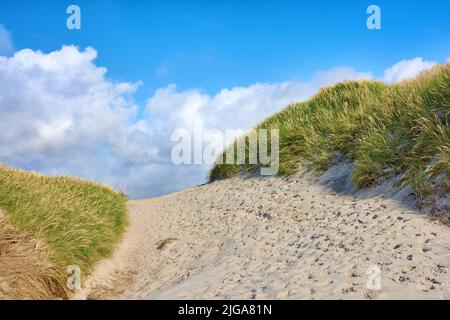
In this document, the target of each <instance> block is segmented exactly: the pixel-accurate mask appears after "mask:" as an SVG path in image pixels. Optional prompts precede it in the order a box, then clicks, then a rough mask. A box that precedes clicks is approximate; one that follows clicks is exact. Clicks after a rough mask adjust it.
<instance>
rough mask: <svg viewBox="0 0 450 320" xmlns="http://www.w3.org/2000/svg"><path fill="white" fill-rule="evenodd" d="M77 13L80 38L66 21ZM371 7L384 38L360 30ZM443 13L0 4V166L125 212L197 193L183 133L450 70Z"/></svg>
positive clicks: (394, 7) (424, 7)
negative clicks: (61, 183)
mask: <svg viewBox="0 0 450 320" xmlns="http://www.w3.org/2000/svg"><path fill="white" fill-rule="evenodd" d="M72 4H76V5H78V6H79V7H80V8H81V26H82V27H81V30H68V28H67V27H66V19H67V18H68V14H66V9H67V7H68V6H69V5H72ZM370 4H376V5H378V6H379V7H380V8H381V25H382V29H381V30H369V29H368V28H367V27H366V20H367V18H368V14H367V13H366V9H367V7H368V6H369V5H370ZM448 12H450V2H449V1H447V0H429V1H406V0H405V1H403V0H395V1H381V0H380V1H378V0H376V1H375V0H374V1H365V0H354V1H350V0H345V1H344V0H342V1H331V0H329V1H325V0H321V1H320V0H316V1H292V0H291V1H286V0H284V1H283V0H281V1H256V0H252V1H250V0H247V1H245V0H241V1H238V0H228V1H212V0H209V1H204V0H194V1H169V0H166V1H143V0H142V1H138V0H134V1H133V0H128V1H119V0H116V1H106V0H86V1H76V0H71V1H69V0H53V1H52V0H41V1H31V0H29V1H25V0H15V1H1V2H0V131H1V132H2V133H3V134H2V135H0V162H1V163H5V164H7V165H10V166H14V167H20V168H25V169H28V170H37V171H41V172H44V173H47V174H70V175H76V176H80V177H84V178H88V179H93V180H96V181H100V182H105V183H108V184H111V185H113V186H114V187H116V188H119V189H121V190H123V191H125V192H127V193H128V194H129V195H130V196H131V197H133V198H142V197H150V196H158V195H161V194H165V193H169V192H173V191H176V190H180V189H183V188H186V187H189V186H192V185H195V184H199V183H203V182H205V179H206V176H207V173H208V169H209V167H210V165H208V164H204V165H197V166H196V165H188V164H186V165H178V166H177V165H175V164H174V163H173V161H171V150H172V148H173V146H174V142H173V141H172V140H171V133H173V132H174V130H176V129H178V128H187V129H188V130H190V131H191V132H192V130H193V129H194V128H200V129H202V130H203V131H204V130H207V129H209V128H216V129H218V130H221V131H224V130H226V129H242V130H248V129H249V128H251V127H252V126H254V125H255V124H256V123H258V122H259V121H261V120H263V119H264V118H266V117H267V116H268V115H270V114H272V113H274V112H277V111H279V110H280V109H281V108H282V107H284V106H286V105H287V104H289V103H293V102H296V101H302V100H306V99H308V98H309V97H311V95H313V94H314V93H315V92H317V90H319V89H320V88H321V87H323V86H327V85H330V84H333V83H336V82H339V81H343V80H351V79H361V78H371V79H377V80H382V81H385V82H388V83H392V82H396V81H401V80H402V79H405V78H408V77H412V76H414V75H416V74H417V73H418V72H420V71H422V70H424V69H427V68H430V67H432V66H434V65H435V64H436V63H444V62H446V61H448V58H449V57H450V41H449V40H450V19H448Z"/></svg>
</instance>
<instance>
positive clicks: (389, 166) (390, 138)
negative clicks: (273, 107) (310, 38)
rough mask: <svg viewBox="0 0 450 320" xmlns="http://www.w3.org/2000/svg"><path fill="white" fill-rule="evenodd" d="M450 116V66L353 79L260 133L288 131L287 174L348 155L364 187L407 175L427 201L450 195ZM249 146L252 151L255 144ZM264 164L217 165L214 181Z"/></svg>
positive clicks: (271, 121)
mask: <svg viewBox="0 0 450 320" xmlns="http://www.w3.org/2000/svg"><path fill="white" fill-rule="evenodd" d="M449 115H450V64H445V65H438V66H436V67H435V68H433V69H431V70H429V71H426V72H423V73H421V74H420V75H418V76H417V77H416V78H414V79H411V80H407V81H403V82H401V83H397V84H393V85H387V84H385V83H382V82H377V81H349V82H344V83H340V84H337V85H334V86H331V87H327V88H324V89H322V90H320V92H319V93H318V94H317V95H315V96H314V97H313V98H311V99H310V100H309V101H306V102H302V103H297V104H293V105H290V106H288V107H287V108H285V109H284V110H282V111H280V112H278V113H277V114H274V115H273V116H271V117H269V118H268V119H266V120H265V121H263V122H262V123H260V124H259V125H258V126H257V127H256V129H260V128H261V129H270V128H278V129H279V130H280V131H279V132H280V171H279V173H280V174H281V175H290V174H292V173H294V172H295V171H296V170H297V169H298V167H299V165H300V164H303V165H306V166H310V167H311V168H313V169H316V170H319V171H321V170H326V169H327V168H329V167H330V166H331V164H332V161H333V159H335V158H336V155H338V154H340V155H344V156H345V158H346V159H347V160H349V161H351V162H352V163H353V164H354V171H353V174H352V179H353V181H354V183H355V184H356V186H358V187H360V188H361V187H366V186H370V185H373V184H376V183H377V182H379V181H380V180H381V179H383V178H385V177H389V176H392V175H401V177H402V179H401V181H402V182H403V183H404V184H411V185H412V187H413V190H414V192H415V193H416V194H417V195H419V196H425V195H427V194H428V193H430V192H432V190H434V189H435V188H436V187H438V188H441V187H442V188H444V190H446V191H447V192H448V191H450V184H449V174H450V154H449V152H450V131H449ZM241 139H246V137H242V138H241ZM236 144H237V142H234V144H232V145H231V146H230V147H229V148H228V149H227V150H226V151H225V152H224V153H223V154H222V155H221V157H222V159H225V155H226V152H228V151H229V150H230V148H236ZM246 146H247V150H248V141H247V140H246ZM260 167H261V165H260V164H257V165H249V164H245V165H236V164H232V165H230V164H216V165H214V166H213V168H212V169H211V171H210V176H209V178H210V181H214V180H217V179H224V178H228V177H232V176H235V175H237V174H240V173H246V172H254V171H256V170H259V168H260ZM436 181H437V182H438V183H437V185H436Z"/></svg>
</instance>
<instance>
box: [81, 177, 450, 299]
mask: <svg viewBox="0 0 450 320" xmlns="http://www.w3.org/2000/svg"><path fill="white" fill-rule="evenodd" d="M341 169H342V168H341ZM336 170H337V169H334V171H330V172H328V175H330V174H331V175H332V176H333V177H335V178H332V179H330V177H328V178H327V175H324V176H322V177H321V178H315V177H313V176H312V175H310V174H305V173H299V174H297V175H295V176H292V177H290V178H289V179H284V178H279V177H271V178H260V177H254V178H247V179H244V178H233V179H228V180H224V181H218V182H215V183H212V184H209V185H204V186H199V187H195V188H192V189H189V190H185V191H182V192H179V193H176V194H172V195H169V196H165V197H161V198H158V199H150V200H141V201H131V202H129V205H128V208H129V213H130V220H131V221H130V226H129V229H128V231H127V233H126V234H125V238H124V240H123V242H122V244H121V246H120V247H119V248H118V250H117V251H116V253H115V255H114V257H113V258H112V259H110V260H105V261H102V262H101V263H100V264H99V265H98V266H97V269H96V271H95V272H94V273H93V275H92V276H91V277H90V278H89V279H88V280H87V282H86V288H85V289H84V290H83V291H82V292H79V293H78V294H77V295H76V298H86V297H87V298H135V299H385V298H388V299H391V298H400V299H408V298H425V299H427V298H430V299H432V298H433V299H434V298H438V299H450V242H449V240H450V229H449V228H448V226H446V225H444V224H442V223H441V222H440V221H438V220H433V219H430V218H429V217H428V216H426V215H424V214H422V213H421V212H419V211H418V210H415V209H413V207H412V206H411V205H412V203H410V204H408V202H405V199H407V198H404V194H403V195H402V197H403V198H404V201H398V200H396V199H392V198H391V199H387V198H384V197H381V196H380V195H376V192H375V191H376V190H370V191H365V192H360V193H352V192H351V190H349V187H348V186H346V182H345V179H344V180H343V179H338V178H336V177H338V176H339V174H338V172H336ZM338 171H339V170H338ZM341 171H342V170H341ZM341 173H342V172H341ZM341 176H342V175H341ZM330 185H332V186H333V188H334V189H333V188H330ZM336 189H339V191H336ZM378 191H379V193H383V192H385V191H386V190H381V191H380V190H378ZM447 208H448V207H447ZM377 268H379V270H380V272H381V273H380V277H379V278H377V277H376V275H375V274H374V272H375V271H376V269H377ZM374 270H375V271H374ZM374 279H375V280H376V279H380V281H381V283H380V286H381V287H378V286H375V287H374V286H373V284H374V282H373V281H374ZM368 281H369V282H370V283H369V284H368Z"/></svg>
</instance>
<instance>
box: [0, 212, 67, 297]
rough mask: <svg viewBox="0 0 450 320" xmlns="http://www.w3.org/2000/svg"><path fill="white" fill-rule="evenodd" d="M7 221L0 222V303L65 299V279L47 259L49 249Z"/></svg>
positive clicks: (0, 219)
mask: <svg viewBox="0 0 450 320" xmlns="http://www.w3.org/2000/svg"><path fill="white" fill-rule="evenodd" d="M0 215H1V213H0ZM8 220H9V219H8V218H4V219H2V218H0V299H54V298H64V297H66V296H67V292H66V290H65V287H64V286H63V285H62V283H63V279H64V275H63V274H61V272H58V270H57V269H56V267H55V265H54V263H52V262H50V260H49V259H48V253H49V250H48V248H47V247H46V246H45V245H44V244H43V243H42V242H40V241H37V240H34V239H33V238H32V237H31V235H29V234H28V233H25V232H20V231H19V230H17V228H16V227H14V226H13V225H11V223H10V222H9V221H8Z"/></svg>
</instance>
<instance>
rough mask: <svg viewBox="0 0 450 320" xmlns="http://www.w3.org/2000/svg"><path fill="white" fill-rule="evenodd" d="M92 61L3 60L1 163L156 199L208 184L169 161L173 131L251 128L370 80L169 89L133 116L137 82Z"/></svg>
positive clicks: (38, 56) (68, 49) (72, 55)
mask: <svg viewBox="0 0 450 320" xmlns="http://www.w3.org/2000/svg"><path fill="white" fill-rule="evenodd" d="M96 56H97V52H96V51H95V50H94V49H92V48H87V49H85V50H84V51H80V50H79V49H78V48H76V47H73V46H65V47H62V48H61V49H60V50H58V51H54V52H50V53H47V54H45V53H42V52H39V51H32V50H22V51H19V52H16V53H15V54H14V55H13V56H12V57H1V56H0V114H1V117H0V131H1V132H2V135H0V162H4V163H6V164H8V165H13V166H19V167H22V168H26V169H34V170H39V171H42V172H45V173H50V174H72V175H77V176H81V177H86V178H90V179H94V180H97V181H101V182H105V183H109V184H111V185H113V186H115V187H119V188H122V189H125V190H126V191H128V192H129V194H130V195H131V196H133V197H149V196H157V195H160V194H164V193H168V192H172V191H176V190H179V189H182V188H185V187H188V186H192V185H194V184H198V183H202V182H204V181H205V179H206V175H207V172H208V169H209V167H208V166H207V165H203V166H198V165H197V166H195V165H182V166H176V165H173V164H172V162H171V160H170V153H171V148H172V147H173V145H174V144H175V142H172V141H171V140H170V136H171V133H172V132H173V131H174V130H175V129H178V128H186V129H189V130H193V129H194V128H195V127H197V128H201V129H204V130H205V129H210V128H214V129H220V130H225V129H244V130H247V129H250V128H251V127H253V126H254V125H255V124H256V123H257V122H259V121H261V120H263V119H265V118H266V117H267V116H268V115H270V114H272V113H274V112H276V111H279V110H280V109H281V108H282V107H284V106H286V105H287V104H289V103H293V102H296V101H300V100H306V99H308V98H309V97H310V96H311V95H313V94H314V93H315V92H317V90H318V89H319V88H320V87H323V86H326V85H329V84H331V83H335V82H338V81H341V80H344V79H360V78H371V74H370V73H367V72H356V71H355V70H353V69H351V68H347V67H343V68H335V69H331V70H328V71H323V72H318V73H317V74H316V75H315V76H314V77H313V78H312V79H311V80H309V81H287V82H283V83H256V84H253V85H251V86H248V87H235V88H231V89H223V90H221V91H219V92H218V93H217V94H215V95H209V94H207V93H205V92H202V91H201V90H197V89H190V90H182V91H180V90H177V87H176V85H174V84H172V85H169V86H167V87H165V88H160V89H158V90H157V91H156V92H155V94H154V95H153V96H152V97H150V98H149V100H148V103H147V105H146V106H145V110H144V112H143V116H142V117H139V118H138V117H137V114H138V111H139V110H138V107H137V106H136V105H135V103H134V102H133V93H134V91H135V90H136V89H137V87H138V86H139V83H129V82H123V83H115V82H112V81H111V80H108V79H107V78H106V73H107V70H106V69H105V68H102V67H98V66H96V65H95V63H94V60H95V59H96Z"/></svg>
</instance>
